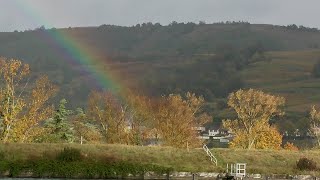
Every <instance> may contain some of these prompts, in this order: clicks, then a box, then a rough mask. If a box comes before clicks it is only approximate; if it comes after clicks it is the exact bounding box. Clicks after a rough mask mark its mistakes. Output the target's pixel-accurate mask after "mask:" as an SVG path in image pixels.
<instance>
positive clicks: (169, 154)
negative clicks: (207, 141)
mask: <svg viewBox="0 0 320 180" xmlns="http://www.w3.org/2000/svg"><path fill="white" fill-rule="evenodd" d="M64 147H73V148H77V149H79V150H80V151H81V153H82V155H83V157H84V158H85V159H88V160H93V159H95V160H104V161H112V162H130V163H133V164H148V165H156V166H159V167H165V168H170V169H174V170H175V171H191V172H204V171H207V172H222V171H224V169H225V167H226V164H227V163H236V162H243V163H247V171H248V173H263V174H271V173H275V174H315V173H316V172H301V171H299V170H297V169H296V161H297V160H298V159H299V158H301V157H307V158H309V159H313V160H314V161H316V162H320V150H310V151H297V152H295V151H284V150H281V151H274V150H250V151H248V150H235V149H212V152H213V154H214V155H215V156H216V157H217V159H218V167H216V166H214V165H213V164H212V163H211V162H210V161H209V157H207V156H206V154H205V152H204V151H203V150H202V149H190V150H189V151H188V150H186V149H175V148H170V147H140V146H125V145H100V144H99V145H98V144H92V145H77V144H71V145H70V144H0V152H1V153H0V155H1V156H2V157H1V159H7V160H9V161H24V160H30V159H31V160H32V159H39V158H44V157H45V158H48V157H49V158H50V157H54V156H56V155H57V154H58V153H59V152H61V150H63V148H64ZM0 161H1V160H0ZM318 174H319V173H318Z"/></svg>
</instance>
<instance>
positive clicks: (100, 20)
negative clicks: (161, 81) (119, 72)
mask: <svg viewBox="0 0 320 180" xmlns="http://www.w3.org/2000/svg"><path fill="white" fill-rule="evenodd" d="M319 7H320V0H0V31H13V30H25V29H34V28H36V27H39V26H41V25H45V26H46V27H57V28H59V27H69V26H71V27H74V26H98V25H101V24H115V25H125V26H131V25H135V24H137V23H143V22H154V23H155V22H160V23H161V24H168V23H170V22H172V21H177V22H198V21H205V22H207V23H212V22H219V21H239V20H240V21H249V22H250V23H263V24H278V25H288V24H297V25H304V26H308V27H317V28H320V21H319V17H320V11H319Z"/></svg>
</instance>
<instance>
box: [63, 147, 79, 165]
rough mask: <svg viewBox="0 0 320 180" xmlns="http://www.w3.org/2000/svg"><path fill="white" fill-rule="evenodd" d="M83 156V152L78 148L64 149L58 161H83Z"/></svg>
mask: <svg viewBox="0 0 320 180" xmlns="http://www.w3.org/2000/svg"><path fill="white" fill-rule="evenodd" d="M82 159H83V156H82V154H81V151H80V150H79V149H76V148H67V147H66V148H64V149H63V150H62V151H61V152H60V153H59V154H58V155H57V160H59V161H63V162H74V161H81V160H82Z"/></svg>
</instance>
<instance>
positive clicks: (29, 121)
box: [0, 58, 57, 142]
mask: <svg viewBox="0 0 320 180" xmlns="http://www.w3.org/2000/svg"><path fill="white" fill-rule="evenodd" d="M29 73H30V69H29V65H28V64H24V63H22V62H21V61H20V60H15V59H5V58H1V59H0V80H1V86H0V88H1V90H0V114H1V117H0V130H1V133H0V139H1V140H2V141H3V142H7V141H19V142H26V141H32V139H33V137H35V136H37V135H38V134H39V133H41V128H39V127H38V125H39V122H40V121H44V120H46V119H47V118H49V117H50V115H51V113H52V111H53V108H52V106H50V105H48V104H47V101H48V100H49V98H50V97H52V96H53V95H54V94H55V93H56V91H57V88H56V87H55V86H53V85H52V84H51V83H50V82H49V80H48V78H47V77H46V76H43V77H41V78H40V79H39V80H37V82H36V85H35V87H34V88H33V89H32V87H29V84H28V80H26V77H27V76H28V75H29ZM29 91H31V93H28V92H29Z"/></svg>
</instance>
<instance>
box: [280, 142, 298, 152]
mask: <svg viewBox="0 0 320 180" xmlns="http://www.w3.org/2000/svg"><path fill="white" fill-rule="evenodd" d="M283 148H284V149H285V150H289V151H299V148H298V147H297V146H295V145H294V144H293V143H290V142H287V143H286V144H285V145H284V146H283Z"/></svg>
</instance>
